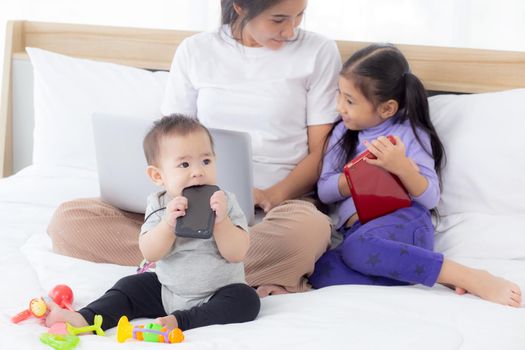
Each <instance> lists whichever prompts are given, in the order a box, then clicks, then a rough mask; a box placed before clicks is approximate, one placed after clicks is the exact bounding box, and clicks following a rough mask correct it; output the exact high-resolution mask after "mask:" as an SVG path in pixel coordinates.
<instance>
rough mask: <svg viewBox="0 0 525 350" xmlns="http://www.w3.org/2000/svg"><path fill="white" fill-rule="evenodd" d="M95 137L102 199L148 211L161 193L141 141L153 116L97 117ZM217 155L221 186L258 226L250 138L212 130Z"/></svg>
mask: <svg viewBox="0 0 525 350" xmlns="http://www.w3.org/2000/svg"><path fill="white" fill-rule="evenodd" d="M92 119H93V135H94V141H95V151H96V158H97V167H98V176H99V183H100V196H101V198H102V200H103V201H105V202H107V203H109V204H111V205H114V206H115V207H117V208H120V209H122V210H126V211H131V212H135V213H144V211H145V210H146V198H147V197H148V195H149V194H150V193H153V192H157V191H160V187H158V186H156V185H154V184H153V183H152V182H151V180H150V179H149V178H148V176H147V175H146V166H147V164H146V159H145V157H144V151H143V149H142V140H143V139H144V136H145V135H146V133H147V132H148V130H149V129H150V128H151V126H152V125H153V121H152V120H151V119H148V118H139V117H134V118H132V117H129V116H127V117H126V116H119V115H112V114H104V113H94V114H93V118H92ZM209 130H210V133H211V135H212V138H213V142H214V144H215V153H216V155H217V183H218V186H219V187H220V188H223V189H225V190H228V191H230V192H233V193H235V195H236V197H237V200H238V202H239V205H240V206H241V208H242V210H243V211H244V214H245V215H246V219H247V220H248V223H249V224H250V225H252V224H253V223H254V204H253V196H252V187H253V171H252V149H251V140H250V135H249V134H247V133H244V132H238V131H230V130H220V129H209Z"/></svg>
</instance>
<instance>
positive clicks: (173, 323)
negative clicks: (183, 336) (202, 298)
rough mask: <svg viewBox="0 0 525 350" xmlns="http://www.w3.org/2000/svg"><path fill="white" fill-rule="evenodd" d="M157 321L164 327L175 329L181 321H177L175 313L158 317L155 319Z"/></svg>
mask: <svg viewBox="0 0 525 350" xmlns="http://www.w3.org/2000/svg"><path fill="white" fill-rule="evenodd" d="M155 322H157V323H158V324H160V325H161V326H162V327H166V328H168V329H175V328H178V327H179V323H178V322H177V318H176V317H175V316H173V315H168V316H164V317H158V318H156V319H155Z"/></svg>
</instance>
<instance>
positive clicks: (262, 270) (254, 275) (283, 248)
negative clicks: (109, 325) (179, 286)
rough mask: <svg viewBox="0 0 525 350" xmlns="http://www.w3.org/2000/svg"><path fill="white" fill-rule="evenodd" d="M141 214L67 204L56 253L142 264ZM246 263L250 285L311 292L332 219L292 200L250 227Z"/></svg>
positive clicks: (56, 221) (91, 203)
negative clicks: (281, 287) (276, 286)
mask: <svg viewBox="0 0 525 350" xmlns="http://www.w3.org/2000/svg"><path fill="white" fill-rule="evenodd" d="M143 220H144V216H143V215H141V214H134V213H129V212H125V211H122V210H119V209H117V208H115V207H113V206H111V205H109V204H107V203H104V202H102V201H101V200H99V199H79V200H74V201H71V202H66V203H63V204H62V205H61V206H60V207H59V208H58V209H57V210H56V212H55V214H54V215H53V217H52V219H51V222H50V224H49V227H48V234H49V236H50V237H51V240H52V241H53V250H54V251H55V252H57V253H59V254H63V255H67V256H72V257H75V258H80V259H84V260H89V261H94V262H102V263H114V264H120V265H137V264H139V263H140V261H142V255H141V253H140V250H139V247H138V236H139V235H138V233H139V231H140V226H141V225H142V222H143ZM250 242H251V244H250V249H249V251H248V254H247V257H246V259H245V261H244V265H245V271H246V280H247V282H248V284H249V285H251V286H260V285H264V284H276V285H279V286H283V287H284V288H286V289H287V290H288V291H290V292H299V291H305V290H307V289H309V288H310V286H309V285H308V282H307V279H306V277H307V276H309V275H310V274H311V273H312V272H313V269H314V264H315V261H316V260H317V259H318V258H319V257H320V256H321V255H322V254H323V253H324V251H325V250H326V249H327V248H328V246H329V244H330V219H329V218H328V217H327V216H326V215H324V214H322V213H321V212H320V211H318V210H317V209H316V208H315V206H314V205H313V204H311V203H309V202H307V201H302V200H290V201H286V202H284V203H283V204H281V205H280V206H278V207H276V208H274V209H272V210H271V211H270V212H269V213H268V214H266V216H265V217H264V219H263V220H262V221H261V222H260V223H258V224H256V225H254V226H252V227H251V228H250Z"/></svg>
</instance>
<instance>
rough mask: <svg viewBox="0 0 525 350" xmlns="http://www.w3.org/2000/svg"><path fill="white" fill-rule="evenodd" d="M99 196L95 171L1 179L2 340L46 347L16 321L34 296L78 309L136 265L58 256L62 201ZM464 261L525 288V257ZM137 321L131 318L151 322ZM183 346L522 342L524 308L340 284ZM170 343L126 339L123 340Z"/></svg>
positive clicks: (99, 344)
mask: <svg viewBox="0 0 525 350" xmlns="http://www.w3.org/2000/svg"><path fill="white" fill-rule="evenodd" d="M97 195H98V182H97V177H96V174H95V173H94V172H89V171H83V170H78V169H72V168H64V167H42V166H40V167H36V166H31V167H28V168H26V169H24V170H23V171H21V172H19V173H18V174H17V175H15V176H12V177H10V178H7V179H2V180H0V220H1V222H2V228H1V229H0V230H1V231H0V238H1V240H2V244H0V276H2V279H3V281H2V283H1V284H0V292H1V298H0V337H1V340H0V344H2V346H1V347H2V349H46V348H48V349H50V348H49V347H47V346H44V345H42V344H41V343H40V342H39V340H38V338H39V336H40V334H41V333H43V332H45V331H46V329H45V328H44V327H43V326H41V325H39V323H38V321H37V320H36V319H30V320H27V321H24V322H23V323H20V324H18V325H14V324H11V323H10V321H9V319H10V317H11V316H12V315H14V314H16V313H17V312H19V311H21V310H22V309H24V308H25V307H27V304H28V302H29V300H30V299H32V298H34V297H37V296H40V295H45V294H47V292H48V291H49V290H50V289H51V288H52V287H53V286H54V285H56V284H60V283H65V284H68V285H69V286H71V288H72V289H73V291H74V294H75V301H74V304H73V306H74V307H77V308H80V307H82V306H83V305H85V304H86V303H88V302H89V301H91V300H93V299H94V298H96V297H97V296H99V295H100V294H101V293H103V292H104V291H105V289H107V288H108V287H110V286H111V285H112V284H113V283H114V282H115V281H116V280H117V279H118V278H119V277H121V276H124V275H126V274H129V273H133V272H134V268H132V267H122V266H117V265H111V264H95V263H90V262H86V261H82V260H78V259H73V258H69V257H64V256H60V255H57V254H54V253H53V252H52V250H51V241H50V239H49V238H48V236H47V234H46V232H45V231H46V226H47V223H48V221H49V219H50V217H51V215H52V213H53V211H54V209H55V208H56V206H57V205H58V204H59V203H61V202H63V201H64V200H68V199H73V198H80V197H93V196H97ZM461 262H464V263H468V264H469V265H471V266H477V267H482V268H485V269H488V270H489V271H491V272H493V273H497V274H500V275H503V276H505V277H507V278H511V279H512V280H514V281H516V282H517V283H519V284H520V286H521V288H522V290H525V273H524V271H525V261H523V260H502V259H499V260H498V259H492V260H476V259H470V260H465V259H463V260H462V261H461ZM147 322H148V320H136V321H134V322H133V323H137V324H141V323H147ZM185 336H186V340H185V342H184V343H182V344H178V345H172V346H177V348H180V349H272V348H274V349H316V350H317V349H404V350H405V349H422V348H424V349H428V350H430V349H439V350H448V349H462V350H470V349H472V350H474V349H476V350H479V349H494V348H499V349H508V350H514V349H516V350H518V349H524V348H525V309H524V308H519V309H514V308H510V307H504V306H500V305H496V304H493V303H489V302H486V301H483V300H480V299H478V298H476V297H473V296H470V295H465V296H457V295H455V294H454V293H453V292H452V291H451V290H449V289H447V288H445V287H442V286H436V287H434V288H426V287H421V286H410V287H371V286H337V287H330V288H325V289H321V290H317V291H311V292H308V293H302V294H293V295H280V296H271V297H268V298H265V299H263V300H262V305H261V312H260V315H259V317H258V318H257V319H256V320H255V321H254V322H250V323H245V324H234V325H225V326H210V327H204V328H200V329H194V330H190V331H187V332H185ZM166 346H169V345H165V344H153V343H142V342H135V341H129V342H127V343H126V344H125V345H121V346H119V348H130V349H132V348H139V347H140V348H151V347H156V348H162V347H166ZM116 347H117V343H116V339H115V330H114V329H112V330H109V331H108V332H107V336H106V337H97V336H94V335H89V336H82V337H81V341H80V344H79V346H78V347H77V348H78V349H95V348H96V349H98V350H103V349H114V348H116Z"/></svg>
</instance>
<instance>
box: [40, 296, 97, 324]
mask: <svg viewBox="0 0 525 350" xmlns="http://www.w3.org/2000/svg"><path fill="white" fill-rule="evenodd" d="M46 304H47V307H48V309H49V313H48V314H47V316H46V326H47V327H51V326H52V325H54V324H55V323H59V322H67V323H69V324H71V325H72V326H75V327H84V326H89V325H88V323H87V322H86V320H85V319H84V317H83V316H82V315H81V314H79V313H78V312H75V311H69V310H66V309H62V308H61V307H60V306H58V305H57V304H55V303H54V302H53V301H48V302H47V303H46Z"/></svg>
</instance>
